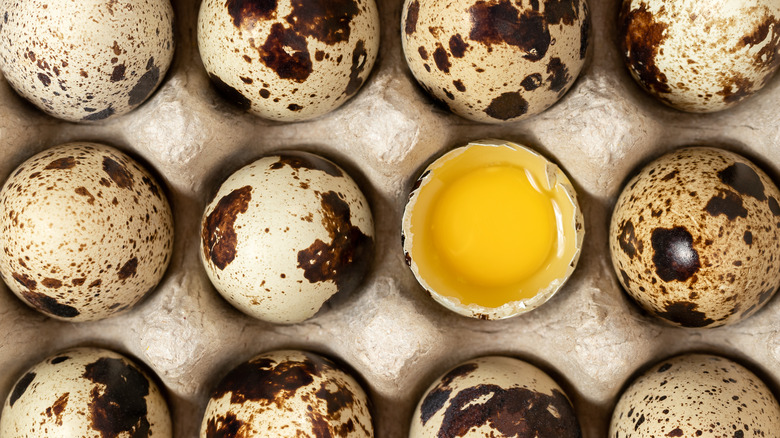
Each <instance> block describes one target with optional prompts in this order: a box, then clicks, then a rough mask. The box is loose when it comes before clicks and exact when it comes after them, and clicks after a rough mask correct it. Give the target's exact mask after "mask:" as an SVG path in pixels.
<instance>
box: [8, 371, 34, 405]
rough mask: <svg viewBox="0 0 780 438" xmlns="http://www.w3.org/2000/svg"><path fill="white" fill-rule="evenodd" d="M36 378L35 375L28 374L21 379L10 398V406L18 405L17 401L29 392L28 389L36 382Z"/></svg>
mask: <svg viewBox="0 0 780 438" xmlns="http://www.w3.org/2000/svg"><path fill="white" fill-rule="evenodd" d="M35 376H36V374H35V373H27V374H25V375H24V376H23V377H22V378H21V379H19V381H18V382H16V385H15V386H14V390H13V391H11V395H10V396H9V397H8V404H9V406H13V405H14V403H16V401H17V400H19V398H20V397H21V396H22V395H24V392H25V391H27V388H28V387H29V386H30V384H31V383H32V382H33V380H35Z"/></svg>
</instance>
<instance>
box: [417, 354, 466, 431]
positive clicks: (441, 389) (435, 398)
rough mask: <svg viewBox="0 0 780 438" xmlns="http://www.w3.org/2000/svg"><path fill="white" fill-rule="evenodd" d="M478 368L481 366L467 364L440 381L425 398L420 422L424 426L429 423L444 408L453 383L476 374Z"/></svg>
mask: <svg viewBox="0 0 780 438" xmlns="http://www.w3.org/2000/svg"><path fill="white" fill-rule="evenodd" d="M477 368H479V365H477V364H476V363H465V364H463V365H459V366H457V367H455V368H453V369H452V370H450V371H449V372H448V373H447V374H445V375H444V376H443V377H442V378H441V379H440V381H439V384H438V385H436V387H435V388H434V389H433V390H431V391H430V392H429V393H428V395H426V396H425V398H424V399H423V401H422V403H421V404H420V420H421V421H422V424H425V423H427V422H428V420H430V419H431V417H433V416H434V415H435V414H436V413H437V412H439V410H441V408H443V407H444V404H445V403H446V402H447V399H449V397H450V394H451V393H452V389H451V388H450V387H449V386H450V384H451V383H452V381H453V380H455V379H457V378H458V377H463V376H466V375H468V374H470V373H472V372H474V371H475V370H476V369H477Z"/></svg>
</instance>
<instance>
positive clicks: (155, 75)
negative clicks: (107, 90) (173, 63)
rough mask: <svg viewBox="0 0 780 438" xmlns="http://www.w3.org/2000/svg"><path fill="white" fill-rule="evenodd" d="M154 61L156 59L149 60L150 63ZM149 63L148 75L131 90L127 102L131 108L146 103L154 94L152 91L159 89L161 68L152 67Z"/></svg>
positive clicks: (139, 80)
mask: <svg viewBox="0 0 780 438" xmlns="http://www.w3.org/2000/svg"><path fill="white" fill-rule="evenodd" d="M153 61H154V58H150V59H149V63H151V62H153ZM149 63H147V65H146V69H147V71H146V73H144V74H143V76H141V78H140V79H138V82H136V84H135V85H134V86H133V88H132V89H131V90H130V94H129V95H128V101H127V104H128V105H130V106H135V105H138V104H140V103H141V102H143V101H145V100H146V98H147V97H149V95H150V94H152V91H154V89H155V88H157V82H159V80H160V68H159V67H157V66H156V65H151V66H150V65H149Z"/></svg>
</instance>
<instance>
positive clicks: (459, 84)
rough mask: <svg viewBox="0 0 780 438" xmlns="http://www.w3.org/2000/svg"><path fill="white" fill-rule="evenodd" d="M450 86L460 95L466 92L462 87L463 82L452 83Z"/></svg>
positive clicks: (464, 87)
mask: <svg viewBox="0 0 780 438" xmlns="http://www.w3.org/2000/svg"><path fill="white" fill-rule="evenodd" d="M452 85H453V86H455V89H456V90H458V91H460V92H461V93H462V92H464V91H466V86H465V85H463V82H462V81H460V80H457V81H452Z"/></svg>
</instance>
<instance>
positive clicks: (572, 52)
mask: <svg viewBox="0 0 780 438" xmlns="http://www.w3.org/2000/svg"><path fill="white" fill-rule="evenodd" d="M499 24H500V25H499ZM589 34H590V17H589V11H588V5H587V2H586V0H566V1H562V2H559V1H553V0H541V1H531V2H522V3H521V2H510V1H508V0H502V1H500V2H485V1H481V0H455V1H451V2H447V3H443V2H434V1H424V0H423V1H420V0H406V2H405V3H404V6H403V12H402V17H401V41H402V43H403V50H404V56H405V57H406V62H407V64H408V65H409V69H410V70H411V71H412V74H413V75H414V77H415V78H416V79H417V81H418V82H419V83H420V84H421V85H422V87H423V88H424V89H425V90H426V91H427V92H428V94H430V95H432V96H433V97H434V98H435V99H437V100H438V101H440V102H442V103H444V104H445V105H446V106H448V107H449V108H450V109H451V110H452V111H453V112H454V113H456V114H458V115H460V116H462V117H465V118H467V119H470V120H474V121H477V122H486V123H501V122H509V121H516V120H521V119H524V118H527V117H530V116H532V115H534V114H538V113H540V112H542V111H544V110H546V109H547V108H549V107H550V106H551V105H553V104H554V103H555V102H557V101H558V100H559V99H560V98H561V97H562V96H563V95H564V94H565V93H566V91H568V89H569V88H570V87H571V86H572V84H573V83H574V80H575V79H576V78H577V76H578V75H579V73H580V70H581V69H582V66H583V64H584V62H585V55H586V54H587V48H588V39H589Z"/></svg>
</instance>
